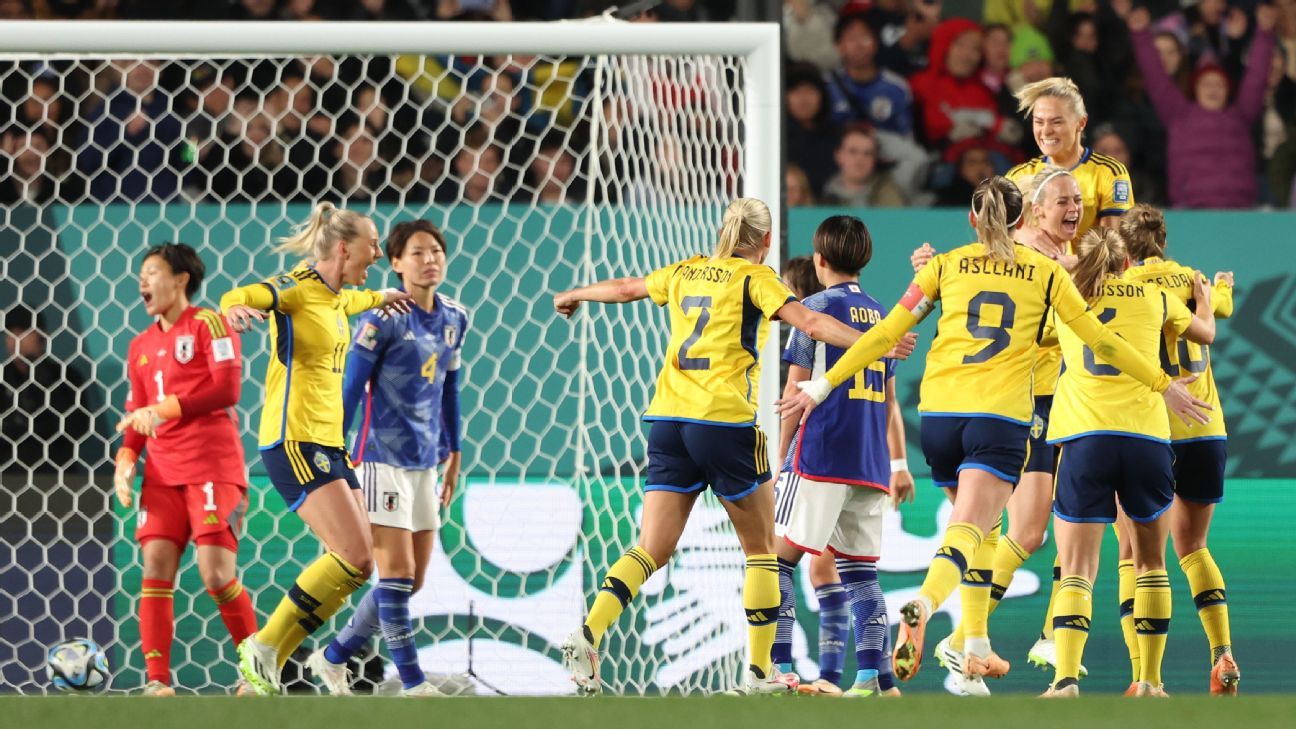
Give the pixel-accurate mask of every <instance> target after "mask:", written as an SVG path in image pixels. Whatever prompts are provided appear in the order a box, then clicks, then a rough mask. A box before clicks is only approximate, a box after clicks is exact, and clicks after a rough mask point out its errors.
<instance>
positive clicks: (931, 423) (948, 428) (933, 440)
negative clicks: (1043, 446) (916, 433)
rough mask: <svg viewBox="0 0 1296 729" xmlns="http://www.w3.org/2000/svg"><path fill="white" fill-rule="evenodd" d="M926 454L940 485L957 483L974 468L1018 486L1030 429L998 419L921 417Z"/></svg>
mask: <svg viewBox="0 0 1296 729" xmlns="http://www.w3.org/2000/svg"><path fill="white" fill-rule="evenodd" d="M920 433H921V439H922V449H923V455H924V456H926V458H927V465H928V466H931V472H932V480H933V481H935V482H936V485H937V486H940V487H941V488H954V487H955V486H958V475H959V472H961V471H963V470H965V469H968V468H972V469H976V470H980V471H985V472H987V473H991V474H994V475H995V476H998V477H999V478H1001V479H1003V480H1005V481H1007V482H1008V483H1010V484H1013V485H1016V484H1017V480H1018V479H1020V478H1021V473H1022V466H1023V465H1024V464H1025V463H1026V450H1027V446H1026V441H1027V439H1028V438H1029V437H1030V428H1028V427H1027V426H1025V425H1022V424H1020V423H1013V422H1010V421H1007V420H1000V419H998V418H989V417H978V416H967V417H964V416H944V415H941V416H936V415H927V416H923V418H922V426H921V428H920Z"/></svg>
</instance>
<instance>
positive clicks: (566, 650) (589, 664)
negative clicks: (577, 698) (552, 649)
mask: <svg viewBox="0 0 1296 729" xmlns="http://www.w3.org/2000/svg"><path fill="white" fill-rule="evenodd" d="M598 662H599V656H598V649H597V648H595V647H594V642H593V641H592V640H590V639H589V638H587V637H585V627H584V626H581V627H580V628H577V629H576V630H575V631H574V632H573V633H572V634H571V635H569V636H567V640H565V641H563V644H562V663H563V668H566V669H567V672H568V673H570V674H571V680H572V683H574V684H576V693H577V694H580V695H581V696H594V695H595V694H600V693H602V692H603V684H602V683H600V682H599V676H598Z"/></svg>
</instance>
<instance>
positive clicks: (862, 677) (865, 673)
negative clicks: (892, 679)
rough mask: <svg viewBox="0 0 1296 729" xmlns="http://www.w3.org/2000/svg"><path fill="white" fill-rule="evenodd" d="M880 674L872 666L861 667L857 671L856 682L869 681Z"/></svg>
mask: <svg viewBox="0 0 1296 729" xmlns="http://www.w3.org/2000/svg"><path fill="white" fill-rule="evenodd" d="M879 675H880V674H878V672H877V671H875V670H873V669H872V668H861V669H860V670H858V671H856V672H855V683H857V684H859V683H867V682H869V681H872V680H874V679H876V678H877V677H878V676H879ZM878 684H879V685H880V684H881V681H879V682H878Z"/></svg>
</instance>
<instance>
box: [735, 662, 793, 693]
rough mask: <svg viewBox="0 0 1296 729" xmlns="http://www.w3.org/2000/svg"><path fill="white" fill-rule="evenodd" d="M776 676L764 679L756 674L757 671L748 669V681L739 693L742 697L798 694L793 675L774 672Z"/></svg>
mask: <svg viewBox="0 0 1296 729" xmlns="http://www.w3.org/2000/svg"><path fill="white" fill-rule="evenodd" d="M771 673H773V674H774V675H772V676H768V677H764V678H762V677H761V676H759V675H757V674H756V671H755V669H752V668H748V669H747V681H746V682H745V683H744V684H743V686H742V688H740V689H738V691H737V693H738V694H740V695H742V696H780V695H787V694H793V693H795V692H796V684H795V683H794V682H793V674H786V673H779V672H778V671H777V670H772V671H771Z"/></svg>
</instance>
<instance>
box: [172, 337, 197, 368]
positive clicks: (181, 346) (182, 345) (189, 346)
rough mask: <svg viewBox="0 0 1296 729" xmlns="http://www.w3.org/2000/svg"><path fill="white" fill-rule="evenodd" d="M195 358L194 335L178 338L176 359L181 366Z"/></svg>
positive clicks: (176, 341)
mask: <svg viewBox="0 0 1296 729" xmlns="http://www.w3.org/2000/svg"><path fill="white" fill-rule="evenodd" d="M193 356H194V338H193V336H192V335H188V334H186V335H184V336H179V337H176V340H175V358H176V361H177V362H179V363H180V364H188V363H189V361H190V360H192V359H193Z"/></svg>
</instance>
